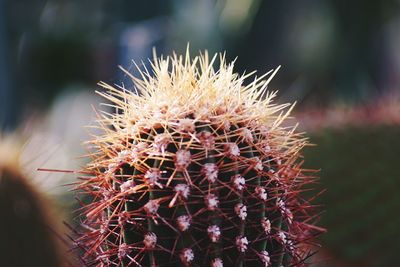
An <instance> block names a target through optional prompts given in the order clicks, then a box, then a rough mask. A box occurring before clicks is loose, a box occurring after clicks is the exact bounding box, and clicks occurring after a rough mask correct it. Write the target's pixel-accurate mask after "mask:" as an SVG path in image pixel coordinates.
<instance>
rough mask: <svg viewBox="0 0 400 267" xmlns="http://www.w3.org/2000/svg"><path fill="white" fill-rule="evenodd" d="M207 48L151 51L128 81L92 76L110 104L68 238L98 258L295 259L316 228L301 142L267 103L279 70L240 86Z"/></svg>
mask: <svg viewBox="0 0 400 267" xmlns="http://www.w3.org/2000/svg"><path fill="white" fill-rule="evenodd" d="M216 58H217V56H215V57H214V58H213V59H211V60H209V58H208V55H207V53H206V54H204V55H200V56H198V57H195V58H194V59H193V60H190V57H189V55H187V56H186V57H180V56H176V55H175V56H173V57H167V58H166V59H155V60H154V61H153V62H152V72H149V71H148V70H147V69H146V70H145V71H141V72H140V73H141V77H140V78H136V77H134V76H132V75H130V74H129V73H128V72H126V73H127V74H128V75H129V76H130V77H131V78H132V80H133V82H134V84H135V86H134V90H127V89H125V88H114V87H112V86H110V85H107V84H105V83H100V85H101V86H102V87H104V88H105V89H106V92H100V94H101V95H103V96H104V97H105V98H106V99H107V100H108V101H110V102H111V103H112V104H111V107H113V108H114V109H115V112H114V113H112V114H110V113H106V112H103V113H100V114H99V118H98V124H99V126H100V128H101V129H102V130H103V134H101V135H97V136H95V137H94V139H93V140H91V141H89V142H88V143H89V144H90V146H91V147H92V149H93V152H92V153H91V154H90V159H91V162H90V164H88V166H87V169H86V173H88V174H89V175H88V176H86V177H82V181H81V182H80V183H79V185H78V190H79V191H81V192H83V193H84V194H85V195H89V196H90V202H89V203H88V204H84V207H83V208H82V211H83V217H84V218H83V222H82V227H81V230H80V231H79V235H80V236H79V237H78V238H77V239H76V244H77V245H78V246H79V247H81V248H83V250H84V252H83V257H82V259H83V261H84V263H85V264H86V265H90V266H91V265H96V266H213V267H221V266H303V265H306V264H307V259H308V257H309V256H310V255H311V254H310V253H311V252H310V244H312V239H313V237H314V236H315V235H316V234H318V233H319V232H320V231H321V229H320V228H318V227H317V226H313V225H312V224H313V223H314V221H315V219H316V215H315V213H314V212H313V209H314V208H313V206H312V205H311V204H310V203H309V202H308V201H307V200H305V199H303V198H302V196H301V195H300V194H301V192H302V191H303V189H304V188H305V186H307V185H308V184H311V183H312V182H313V181H314V179H315V177H313V176H312V171H310V170H303V169H302V168H301V162H300V161H299V160H298V158H299V157H300V154H299V151H300V150H301V149H302V148H303V147H304V146H305V145H306V144H307V141H306V139H305V138H303V136H302V135H301V134H298V133H295V131H294V130H295V127H289V126H287V125H285V126H283V124H282V123H283V122H284V121H285V120H286V119H287V117H288V115H289V112H290V110H291V107H292V105H289V104H284V105H277V104H274V103H273V102H272V100H273V98H274V96H275V94H276V93H275V92H274V93H270V92H268V91H266V87H267V85H268V83H269V81H270V80H271V79H272V77H273V76H274V75H275V73H276V71H277V70H275V71H271V72H270V73H267V74H265V75H263V76H261V77H259V78H255V79H254V80H253V81H252V82H251V83H249V84H247V85H244V81H245V79H246V78H248V77H250V76H251V75H253V74H250V75H245V76H240V75H238V74H236V73H234V72H233V63H231V64H226V63H225V58H224V56H223V55H221V56H220V67H219V68H218V69H215V68H214V67H213V65H214V63H215V59H216Z"/></svg>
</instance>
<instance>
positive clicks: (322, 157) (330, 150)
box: [305, 126, 400, 266]
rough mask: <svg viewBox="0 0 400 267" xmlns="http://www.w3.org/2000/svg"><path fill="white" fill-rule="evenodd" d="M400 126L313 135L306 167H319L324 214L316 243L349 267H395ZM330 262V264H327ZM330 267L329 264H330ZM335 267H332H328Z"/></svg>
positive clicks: (399, 201)
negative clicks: (323, 232) (314, 144)
mask: <svg viewBox="0 0 400 267" xmlns="http://www.w3.org/2000/svg"><path fill="white" fill-rule="evenodd" d="M399 137H400V127H397V128H394V127H384V126H382V127H374V128H345V129H340V130H329V129H327V130H324V131H322V132H320V133H316V134H313V135H312V136H311V141H312V142H313V143H316V144H317V146H315V147H310V148H307V149H306V150H305V159H306V163H307V165H308V167H313V168H321V169H322V170H321V173H320V175H321V180H320V184H319V185H318V187H319V189H327V191H326V192H325V193H324V194H323V195H322V196H321V197H320V202H321V203H322V204H323V205H324V206H325V207H324V209H325V210H326V212H325V213H324V214H323V215H322V221H321V225H322V226H324V227H326V228H327V229H328V233H327V234H325V235H323V236H322V238H321V240H322V243H323V247H324V250H328V254H329V255H330V256H332V257H333V258H334V259H336V260H337V259H340V260H342V261H345V262H346V263H348V264H351V266H397V265H398V262H399V260H398V256H397V253H398V251H399V250H400V243H399V242H398V241H399V240H400V231H399V229H398V227H399V225H400V215H399V213H398V211H399V210H400V194H399V192H398V190H399V187H400V168H399V152H400V139H399ZM328 263H329V261H328ZM329 266H331V265H329ZM332 266H335V265H332Z"/></svg>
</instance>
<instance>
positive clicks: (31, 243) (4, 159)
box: [0, 138, 71, 267]
mask: <svg viewBox="0 0 400 267" xmlns="http://www.w3.org/2000/svg"><path fill="white" fill-rule="evenodd" d="M18 147H19V144H18V142H16V141H15V139H12V138H0V214H1V220H0V251H1V253H0V254H1V264H0V265H1V266H20V267H25V266H26V267H28V266H35V267H41V266H54V267H58V266H67V263H71V261H69V260H67V258H66V254H65V253H66V251H67V247H66V246H65V244H64V241H63V239H64V237H62V236H63V230H62V228H61V222H60V221H59V220H57V219H56V216H57V215H58V213H57V212H56V210H55V207H54V203H53V202H52V201H51V200H50V199H47V198H46V197H45V196H44V195H43V194H42V193H41V192H40V191H39V190H38V189H37V188H35V187H34V186H33V185H32V184H31V181H29V178H28V177H26V176H25V175H24V174H23V173H22V172H21V168H20V166H19V165H18V157H19V156H18V154H19V152H18Z"/></svg>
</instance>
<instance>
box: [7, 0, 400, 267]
mask: <svg viewBox="0 0 400 267" xmlns="http://www.w3.org/2000/svg"><path fill="white" fill-rule="evenodd" d="M188 42H190V50H191V52H192V54H196V53H197V52H198V51H199V50H204V49H207V50H208V51H209V52H210V53H214V52H220V51H226V52H227V57H228V59H234V58H235V57H236V56H237V57H238V59H237V64H236V70H237V71H238V72H239V73H243V72H244V71H247V72H249V71H252V70H258V73H260V74H261V73H264V72H266V71H268V70H270V69H272V68H275V67H277V66H278V65H282V69H281V70H280V72H279V74H278V75H277V77H276V78H275V79H274V80H273V81H272V83H271V85H270V89H273V90H276V89H279V92H280V93H279V101H280V102H293V101H298V104H297V107H296V110H295V114H294V115H295V117H296V118H297V119H298V120H299V121H300V129H301V130H304V131H307V132H308V136H309V137H310V140H311V142H312V143H315V144H317V146H313V147H309V148H307V149H306V150H305V152H304V153H305V159H306V165H307V167H313V168H321V173H320V175H321V180H320V184H318V185H317V188H318V189H320V190H322V189H327V191H326V192H325V193H324V194H323V195H322V196H321V197H320V198H319V200H318V201H319V203H320V204H323V205H324V207H325V208H324V209H325V210H326V211H325V212H324V213H323V215H322V220H321V225H322V226H324V227H326V228H327V229H328V233H327V234H325V235H323V236H322V237H321V239H320V242H321V244H322V249H321V253H320V254H319V256H318V257H316V258H315V261H316V263H315V264H314V266H397V265H398V263H399V260H398V255H397V253H398V251H399V250H400V242H399V240H400V230H399V229H398V226H399V225H400V212H399V211H400V194H399V193H398V189H397V188H398V187H399V186H400V168H399V167H398V165H399V164H398V163H399V153H400V138H399V137H400V1H399V0H386V1H378V0H376V1H373V0H353V1H346V0H304V1H289V0H281V1H262V0H202V1H196V0H168V1H167V0H165V1H154V0H148V1H128V0H114V1H107V0H98V1H89V0H70V1H65V0H48V1H44V0H30V1H27V0H15V1H12V0H0V127H1V132H2V134H0V143H6V144H8V146H5V147H7V149H3V150H2V153H3V154H7V153H9V151H10V150H18V153H19V158H18V160H17V162H16V163H15V165H16V168H18V169H19V170H20V172H21V173H22V174H23V175H24V176H25V177H27V179H28V180H29V183H30V184H31V185H32V186H33V187H34V188H35V190H37V191H38V194H41V195H43V197H45V198H47V199H48V201H46V203H48V205H50V204H51V205H52V208H53V209H54V210H55V213H57V214H59V215H58V216H56V218H57V220H58V222H59V223H60V222H62V220H67V221H69V220H71V219H73V215H71V214H72V213H71V209H72V208H73V206H74V204H73V203H74V200H73V196H72V194H71V192H70V191H69V189H70V188H69V187H68V186H62V185H64V184H68V183H71V182H73V181H74V179H75V175H73V174H68V173H67V174H66V173H49V172H43V171H42V172H38V171H37V168H49V169H65V170H76V169H79V168H80V167H81V166H83V164H84V163H85V162H84V160H82V159H81V158H79V156H80V155H83V154H84V153H85V150H83V149H82V147H81V144H80V143H81V142H82V141H84V140H87V139H88V138H89V136H88V135H87V131H86V130H85V128H83V126H84V125H88V124H90V121H91V120H92V119H93V117H94V113H93V109H92V107H91V104H92V105H94V107H98V104H97V103H98V102H99V101H100V100H99V99H98V98H97V97H96V95H95V94H94V90H95V89H98V87H97V86H96V83H97V82H98V81H100V80H101V81H105V82H108V83H117V84H125V83H126V84H128V85H129V84H130V80H129V78H128V77H126V76H125V75H123V74H122V72H121V71H119V70H118V67H117V66H118V65H122V66H123V67H125V68H126V69H128V70H130V71H131V72H133V73H135V68H134V65H133V63H132V60H135V61H137V62H140V61H141V60H143V61H144V63H143V64H147V63H146V59H147V58H149V57H151V56H152V48H153V47H155V48H156V49H157V52H158V54H169V53H171V51H177V52H184V51H185V49H186V46H187V43H188ZM10 140H13V141H12V142H11V141H10ZM10 143H12V144H14V145H11V146H10V145H9V144H10ZM0 151H1V150H0ZM9 190H12V189H9ZM2 201H5V200H2ZM4 203H5V202H4ZM18 203H19V202H18ZM0 204H1V203H0ZM18 205H20V204H18ZM18 205H17V206H16V207H17V208H15V207H14V208H13V209H12V210H13V212H14V213H16V215H18V214H19V213H18V211H19V210H20V209H19V208H18V207H19V206H18ZM2 207H3V206H2ZM32 208H34V207H33V206H32ZM17 217H18V216H17ZM24 218H25V219H26V220H27V218H28V217H26V216H25V217H24ZM24 218H23V219H24ZM27 223H29V221H27ZM1 224H2V222H0V228H1V227H3V226H1ZM11 225H12V224H11ZM0 233H2V232H1V231H0ZM0 240H2V236H0ZM3 240H4V238H3ZM25 240H29V236H25ZM0 245H1V246H7V244H4V242H3V243H0ZM2 248H3V247H0V255H1V254H2V253H4V251H5V250H3V249H2ZM32 266H33V265H32Z"/></svg>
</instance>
